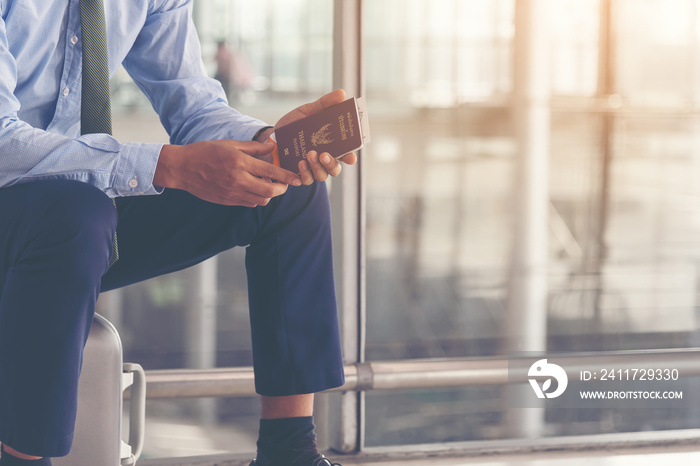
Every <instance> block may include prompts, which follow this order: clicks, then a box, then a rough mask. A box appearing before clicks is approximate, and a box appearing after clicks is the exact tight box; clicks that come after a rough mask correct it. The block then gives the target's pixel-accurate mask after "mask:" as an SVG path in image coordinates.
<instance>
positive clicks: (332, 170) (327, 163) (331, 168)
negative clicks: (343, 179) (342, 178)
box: [320, 152, 343, 176]
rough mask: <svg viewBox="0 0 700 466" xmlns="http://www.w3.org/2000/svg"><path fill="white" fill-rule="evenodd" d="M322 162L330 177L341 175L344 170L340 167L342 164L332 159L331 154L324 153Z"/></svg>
mask: <svg viewBox="0 0 700 466" xmlns="http://www.w3.org/2000/svg"><path fill="white" fill-rule="evenodd" d="M320 160H321V163H322V164H323V167H324V168H325V169H326V171H327V172H328V174H329V175H331V176H338V175H340V172H341V170H342V169H343V167H341V166H340V163H338V161H337V160H336V159H334V158H333V157H331V154H329V153H328V152H324V153H323V154H321V158H320Z"/></svg>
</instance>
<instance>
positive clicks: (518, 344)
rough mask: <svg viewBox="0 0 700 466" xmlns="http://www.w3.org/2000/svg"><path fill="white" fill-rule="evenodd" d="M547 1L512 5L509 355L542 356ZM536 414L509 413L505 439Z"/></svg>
mask: <svg viewBox="0 0 700 466" xmlns="http://www.w3.org/2000/svg"><path fill="white" fill-rule="evenodd" d="M547 3H548V0H516V4H515V44H514V45H515V47H514V51H515V53H514V61H515V66H514V70H515V73H514V92H513V94H514V95H513V97H514V102H513V104H514V124H515V136H516V143H517V160H516V180H515V196H514V203H513V206H514V208H515V229H514V243H513V250H512V257H511V270H510V274H511V276H510V282H509V293H508V304H507V308H508V309H507V310H508V319H507V324H506V325H507V342H508V343H507V344H508V352H509V353H517V352H523V351H535V352H543V351H544V350H545V349H546V333H547V262H548V230H547V228H548V227H547V218H548V209H549V133H550V102H549V99H550V85H549V71H550V68H549V56H548V50H549V42H548V34H547V28H548V21H547V17H548V12H549V8H548V7H547ZM542 414H543V413H542V412H541V411H540V410H538V409H518V410H511V411H510V412H509V420H508V428H509V430H510V434H511V435H514V436H518V437H524V436H527V437H538V436H540V433H541V430H542V425H543V416H542Z"/></svg>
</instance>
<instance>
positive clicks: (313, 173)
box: [265, 89, 357, 185]
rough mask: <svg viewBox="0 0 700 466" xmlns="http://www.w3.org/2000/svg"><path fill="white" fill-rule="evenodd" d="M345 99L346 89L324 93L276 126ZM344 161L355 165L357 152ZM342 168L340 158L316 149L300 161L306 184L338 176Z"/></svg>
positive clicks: (302, 177)
mask: <svg viewBox="0 0 700 466" xmlns="http://www.w3.org/2000/svg"><path fill="white" fill-rule="evenodd" d="M345 99H346V96H345V91H344V90H342V89H337V90H335V91H333V92H331V93H328V94H326V95H324V96H323V97H321V98H320V99H318V100H317V101H315V102H311V103H308V104H304V105H302V106H301V107H298V108H296V109H294V110H292V111H291V112H289V113H287V114H286V115H285V116H283V117H282V118H280V120H279V121H278V122H277V124H276V125H275V128H279V127H280V126H284V125H286V124H289V123H291V122H293V121H296V120H299V119H301V118H304V117H306V116H309V115H313V114H314V113H316V112H319V111H321V110H323V109H324V108H326V107H330V106H331V105H335V104H339V103H341V102H343V101H345ZM271 132H272V130H270V131H269V132H268V133H267V134H266V135H265V138H266V139H265V140H267V137H269V133H271ZM342 162H343V163H345V164H347V165H353V164H354V163H355V162H357V156H356V155H355V153H351V154H348V155H346V156H345V157H343V158H342ZM341 170H342V166H341V165H340V163H339V162H338V160H336V159H335V158H333V157H331V156H330V154H328V153H326V152H324V153H322V154H320V155H319V154H318V153H316V151H310V152H309V153H308V154H307V156H306V160H302V161H301V162H299V172H300V174H301V181H302V183H304V184H306V185H309V184H311V183H313V182H314V180H316V181H325V180H326V179H327V178H328V176H338V175H339V174H340V172H341Z"/></svg>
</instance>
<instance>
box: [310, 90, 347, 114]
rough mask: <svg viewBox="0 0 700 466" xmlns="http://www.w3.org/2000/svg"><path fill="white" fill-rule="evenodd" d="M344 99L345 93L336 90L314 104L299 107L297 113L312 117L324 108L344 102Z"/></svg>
mask: <svg viewBox="0 0 700 466" xmlns="http://www.w3.org/2000/svg"><path fill="white" fill-rule="evenodd" d="M345 98H346V94H345V91H344V90H343V89H336V90H334V91H333V92H329V93H328V94H326V95H324V96H322V97H321V98H320V99H318V100H316V101H314V102H310V103H308V104H304V105H302V106H301V107H299V111H301V112H302V113H303V114H304V115H313V114H314V113H317V112H320V111H321V110H323V109H324V108H326V107H330V106H331V105H335V104H339V103H341V102H344V101H345Z"/></svg>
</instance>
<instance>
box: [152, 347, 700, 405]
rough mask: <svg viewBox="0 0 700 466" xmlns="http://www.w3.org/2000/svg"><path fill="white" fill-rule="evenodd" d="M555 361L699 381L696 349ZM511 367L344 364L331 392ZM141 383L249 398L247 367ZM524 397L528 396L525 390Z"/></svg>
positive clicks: (513, 371) (506, 377) (485, 376)
mask: <svg viewBox="0 0 700 466" xmlns="http://www.w3.org/2000/svg"><path fill="white" fill-rule="evenodd" d="M530 359H531V358H530ZM530 359H527V360H528V361H529V360H530ZM556 361H557V364H559V365H560V366H561V367H562V368H563V369H564V370H565V371H566V373H567V375H568V376H569V378H570V379H572V380H576V379H578V378H579V377H580V376H579V374H580V371H582V370H590V369H591V368H592V367H610V368H613V367H614V368H615V369H616V370H617V369H619V370H621V371H625V370H626V369H630V370H633V369H639V368H674V369H677V370H678V372H679V373H680V374H681V376H682V377H684V378H690V377H696V376H700V349H699V348H681V349H672V350H654V351H647V350H641V351H607V352H599V353H576V354H566V355H557V356H556ZM514 362H517V358H507V359H506V358H482V359H470V358H450V359H408V360H400V361H375V362H364V363H356V364H346V365H345V379H346V383H345V385H343V386H342V387H339V388H336V389H333V390H332V391H333V392H341V393H348V392H355V391H368V390H405V389H425V388H442V387H468V386H477V385H505V384H509V383H513V382H512V381H513V380H519V378H522V377H526V371H527V368H525V369H523V367H525V365H524V364H513V363H514ZM509 366H510V370H509ZM146 381H147V391H146V393H147V397H148V398H186V397H225V396H231V397H236V396H253V395H254V394H255V383H254V374H253V368H252V367H234V368H220V369H207V370H186V369H177V370H152V371H147V372H146ZM528 388H530V387H529V386H528ZM529 395H530V397H531V396H532V390H531V389H530V392H529Z"/></svg>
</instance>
